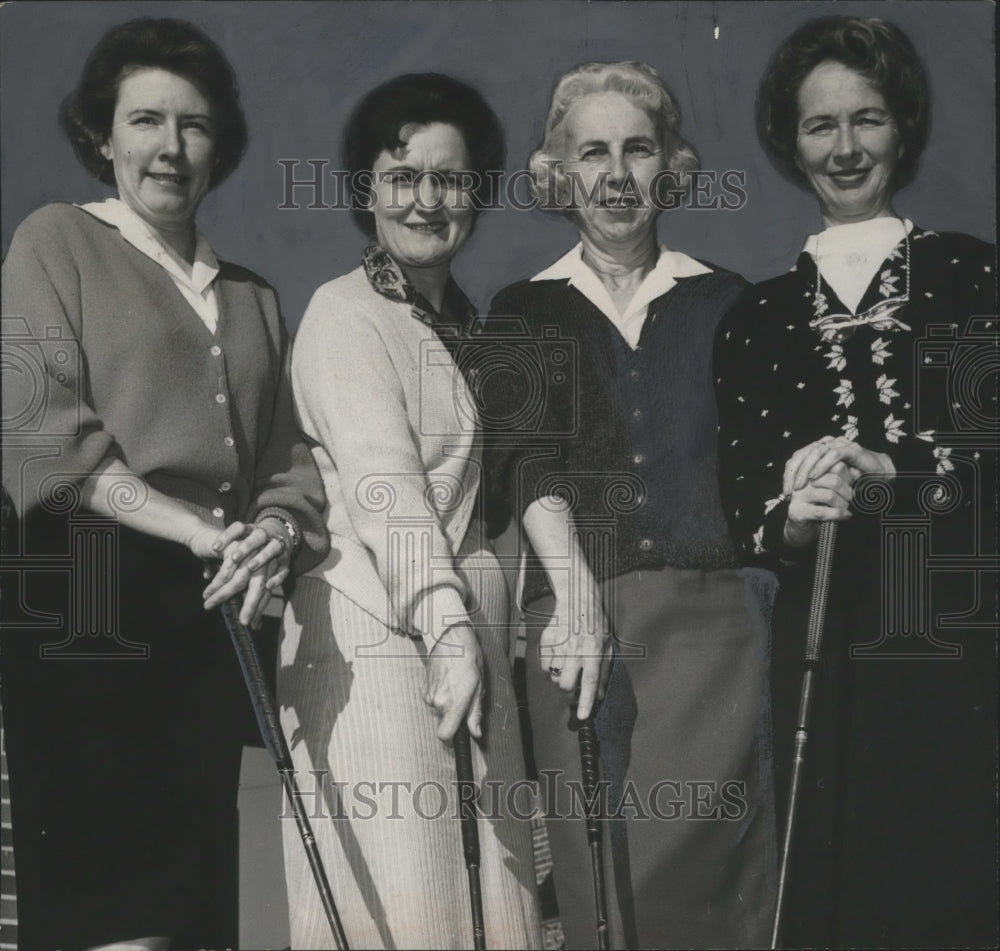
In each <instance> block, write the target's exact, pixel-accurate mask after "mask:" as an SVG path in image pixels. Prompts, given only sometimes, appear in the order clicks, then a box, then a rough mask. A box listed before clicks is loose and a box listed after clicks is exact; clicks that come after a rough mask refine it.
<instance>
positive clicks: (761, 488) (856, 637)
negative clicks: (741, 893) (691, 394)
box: [715, 17, 997, 947]
mask: <svg viewBox="0 0 1000 951" xmlns="http://www.w3.org/2000/svg"><path fill="white" fill-rule="evenodd" d="M758 109H759V124H760V129H761V136H762V139H763V141H764V144H765V146H766V147H767V148H768V150H769V152H770V153H771V155H772V157H773V158H774V159H775V161H776V162H777V164H779V165H780V166H781V167H782V168H783V170H785V171H787V172H788V173H789V174H790V175H791V176H792V177H794V178H795V179H797V180H798V181H799V182H800V183H801V184H804V185H808V187H809V188H810V189H811V190H812V191H813V192H814V193H815V195H816V197H817V199H818V200H819V203H820V209H821V212H822V215H823V222H824V226H825V230H823V231H822V232H820V233H819V234H817V235H813V236H812V237H810V238H809V239H808V241H807V242H806V244H805V248H804V250H803V252H802V254H801V255H800V257H799V259H798V261H797V262H796V264H795V265H794V266H793V267H792V269H791V270H790V271H789V272H788V273H787V274H784V275H781V276H780V277H777V278H774V279H772V280H770V281H765V282H764V283H762V284H758V285H756V286H755V287H753V288H751V290H750V291H749V292H748V293H747V295H746V296H745V298H744V299H743V301H742V302H741V303H740V304H739V305H738V306H737V307H736V308H735V309H734V311H732V312H731V313H730V314H729V316H728V317H727V318H726V319H725V320H724V321H723V322H722V324H721V325H720V327H719V330H718V334H717V337H716V356H715V368H716V385H717V391H718V400H719V414H720V433H719V465H720V473H721V475H720V480H721V489H722V496H723V503H724V506H725V508H726V512H727V517H728V518H729V521H730V525H731V528H732V531H733V535H734V537H735V538H736V540H737V543H738V544H739V545H740V547H741V550H742V552H743V555H744V557H745V559H746V560H747V561H748V562H749V563H756V564H764V565H768V566H771V567H775V568H776V569H777V570H778V571H779V575H780V577H781V579H782V592H781V594H780V595H779V601H778V604H777V606H776V616H775V625H774V651H773V663H772V690H773V695H774V696H773V699H774V727H775V732H774V736H775V758H776V770H777V773H778V776H777V779H778V790H779V795H781V794H783V793H784V791H785V790H786V789H787V782H788V774H789V767H790V760H791V752H792V744H793V738H794V728H795V716H796V713H797V702H798V693H799V682H800V675H801V670H802V658H803V650H804V636H805V628H806V616H807V611H808V598H809V592H810V586H811V579H812V565H813V551H814V548H815V541H816V536H817V534H818V528H819V525H820V524H821V523H822V522H824V521H837V522H840V523H841V530H840V532H839V534H838V539H837V551H836V554H835V559H834V566H833V574H832V587H831V593H830V606H829V617H828V622H827V642H826V644H825V645H824V656H823V658H822V662H821V666H820V675H819V688H818V691H817V693H816V695H815V698H814V702H813V722H812V725H811V729H810V733H809V747H808V753H807V759H806V772H805V776H804V778H803V787H802V792H801V796H802V798H801V800H800V807H799V809H800V811H799V814H798V819H797V822H796V828H797V831H796V842H795V847H794V851H793V854H792V862H793V865H792V868H791V872H790V884H789V892H788V895H787V900H786V913H785V924H784V927H783V932H782V934H783V938H784V940H785V942H786V944H788V945H789V946H799V947H808V946H815V945H823V946H833V947H856V946H882V947H886V946H897V947H898V946H909V947H915V946H928V947H944V946H953V945H954V944H955V943H958V944H984V945H986V944H995V943H996V936H997V932H996V927H997V926H996V915H995V911H996V904H995V884H996V876H995V870H996V846H995V834H994V833H995V823H994V819H993V809H994V804H995V790H996V780H995V772H994V767H995V751H996V725H995V714H996V700H995V691H994V689H993V687H994V670H995V667H994V664H995V661H994V657H995V648H994V644H993V643H992V642H991V635H990V633H988V632H987V631H986V630H978V631H977V630H974V628H975V627H976V626H977V625H976V623H975V622H976V618H975V616H974V609H975V607H976V605H977V604H978V603H979V602H980V600H982V599H983V594H982V592H985V591H988V585H989V581H988V579H987V580H986V581H979V580H978V579H977V577H976V576H975V574H974V573H973V572H969V571H966V572H964V573H963V572H961V571H959V572H947V571H944V572H942V571H936V572H934V573H932V572H931V570H930V568H929V566H928V562H927V561H926V559H927V557H928V555H929V554H930V553H933V554H934V555H935V556H938V555H942V554H946V555H949V556H959V557H960V556H961V555H963V554H965V555H968V554H976V553H981V552H983V551H988V550H990V546H991V544H993V540H992V539H990V538H984V537H982V534H983V530H982V526H981V525H979V521H980V520H981V517H980V515H979V511H980V509H979V506H983V508H984V509H985V510H986V512H987V524H990V522H989V514H988V513H989V509H990V506H991V504H992V497H991V490H990V489H989V486H990V485H991V484H992V481H991V480H993V479H995V470H993V469H992V468H991V466H992V465H993V457H992V456H991V454H990V453H989V452H983V451H981V449H982V443H984V442H988V439H986V438H984V437H987V436H988V432H987V433H984V432H983V431H984V428H985V427H986V425H987V423H986V422H984V420H988V418H989V417H990V414H991V411H990V409H989V405H988V400H989V393H988V392H987V390H986V387H985V386H984V379H985V378H984V377H983V376H982V375H981V373H980V375H979V376H977V372H976V370H975V369H973V368H975V367H976V366H978V367H979V368H980V369H981V370H982V369H985V370H986V374H987V377H988V375H989V372H990V371H989V367H988V366H987V365H986V364H984V363H983V362H982V359H981V357H982V356H984V355H986V354H987V352H988V348H989V346H990V345H991V339H992V341H993V342H994V344H995V335H996V324H995V323H994V320H993V319H991V318H990V317H989V316H988V315H991V314H994V313H995V311H996V281H995V272H994V264H995V249H994V248H993V247H992V246H990V245H987V244H985V243H983V242H981V241H979V240H976V239H975V238H972V237H969V236H967V235H962V234H937V233H935V232H933V231H929V230H924V229H922V228H919V227H916V226H915V225H913V224H912V222H910V221H907V220H903V219H901V218H900V217H898V216H897V215H896V214H895V212H894V211H893V208H892V199H893V195H894V193H895V191H896V190H898V189H899V188H901V187H902V186H903V185H905V184H907V182H908V181H909V180H910V179H911V178H912V176H913V174H914V172H915V170H916V165H917V160H918V158H919V155H920V153H921V151H922V149H923V146H924V143H925V141H926V136H927V131H928V126H929V96H928V92H927V84H926V80H925V78H924V73H923V69H922V67H921V63H920V61H919V58H918V57H917V55H916V53H915V51H914V49H913V47H912V46H911V44H910V42H909V40H908V39H907V38H906V36H905V35H904V34H902V33H901V31H900V30H898V29H897V28H895V27H893V26H892V25H890V24H887V23H885V22H883V21H880V20H859V19H854V18H848V17H830V18H824V19H821V20H814V21H811V22H809V23H807V24H806V25H805V26H803V27H802V28H801V29H799V30H798V31H797V32H796V33H795V34H793V35H792V36H791V37H790V38H789V39H788V40H787V41H786V42H785V44H784V45H783V46H782V47H781V49H780V50H779V51H778V53H777V54H776V56H775V58H774V60H773V61H772V64H771V66H770V69H769V71H768V73H767V74H766V76H765V78H764V81H763V83H762V86H761V92H760V96H759V99H758ZM977 361H978V362H977ZM963 366H968V367H969V368H970V372H966V373H963V370H962V367H963ZM993 372H995V370H994V371H993ZM992 413H993V415H994V417H995V405H994V406H993V410H992ZM977 431H978V432H979V434H980V435H979V437H978V439H977V436H976V432H977ZM862 477H866V478H863V479H862ZM859 480H861V481H859ZM984 495H985V496H986V497H985V498H982V496H984ZM977 545H978V548H977V547H976V546H977ZM993 547H994V548H995V545H993ZM948 564H951V565H953V566H957V565H958V561H957V560H956V559H953V560H952V561H950V562H948ZM980 585H981V586H982V589H980V587H979V586H980ZM985 600H986V601H988V600H989V598H988V597H987V598H985ZM963 615H964V617H963ZM949 621H950V626H949ZM988 623H989V619H988V618H985V623H980V624H979V625H978V626H979V627H980V628H982V627H984V626H986V625H987V624H988Z"/></svg>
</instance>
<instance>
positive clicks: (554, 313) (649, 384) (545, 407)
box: [480, 271, 744, 603]
mask: <svg viewBox="0 0 1000 951" xmlns="http://www.w3.org/2000/svg"><path fill="white" fill-rule="evenodd" d="M743 287H744V284H743V282H742V280H741V279H740V278H738V277H737V276H736V275H734V274H730V273H727V272H725V271H713V272H711V273H709V274H703V275H695V276H691V277H683V278H680V279H679V280H678V282H677V286H676V287H674V288H672V289H671V290H670V291H668V292H667V293H666V294H663V295H661V296H660V297H658V298H656V299H655V300H653V301H652V302H651V303H650V305H649V313H648V316H647V318H646V321H645V323H644V324H643V328H642V333H641V335H640V337H639V342H638V346H637V347H636V348H635V349H634V350H633V349H632V348H631V347H629V346H628V344H627V343H626V341H625V340H624V338H623V337H622V336H621V333H620V332H619V331H618V329H617V328H616V327H615V326H614V325H613V324H612V323H611V321H610V320H608V319H607V318H606V317H605V316H604V315H603V314H602V313H601V312H600V311H599V310H598V309H597V307H596V306H595V305H594V304H593V303H592V302H591V301H589V300H588V299H587V298H586V297H585V296H584V295H583V294H581V293H580V292H579V291H578V290H577V289H576V288H574V287H572V286H570V285H569V284H568V283H567V282H566V281H564V280H536V281H532V282H521V283H519V284H514V285H512V286H510V287H508V288H506V289H504V290H503V291H501V292H500V293H499V294H498V295H497V296H496V298H495V299H494V301H493V304H492V306H491V317H490V320H489V322H488V325H487V328H488V329H487V333H488V336H492V337H494V338H495V343H494V347H495V348H496V353H497V358H496V360H495V361H494V362H495V366H494V369H495V370H496V371H497V372H494V373H492V374H483V378H484V382H483V384H482V387H481V393H480V398H481V400H482V403H483V406H484V410H483V412H484V418H485V419H488V420H490V421H491V425H490V427H489V438H488V441H487V453H486V461H485V470H486V473H487V478H488V480H489V483H488V484H489V492H488V498H489V509H490V531H491V533H498V532H500V531H502V530H503V528H504V527H505V525H506V523H507V522H508V521H509V519H510V517H511V516H512V515H516V516H518V517H520V516H521V515H523V513H524V511H525V510H526V509H527V507H528V506H529V505H530V504H531V503H532V502H533V501H535V500H536V499H537V498H540V497H542V496H545V495H553V494H554V495H563V496H565V497H566V498H567V499H568V500H569V501H570V502H571V503H572V511H573V515H574V519H575V521H576V523H577V527H578V528H581V529H586V530H589V531H593V532H597V533H598V534H602V533H603V534H608V535H609V536H610V543H608V544H603V543H602V544H600V545H597V546H595V547H594V549H593V550H592V551H589V552H588V560H589V563H590V567H591V568H592V569H593V571H594V573H595V575H596V576H597V577H598V578H607V577H611V576H614V575H617V574H621V573H623V572H626V571H631V570H634V569H639V568H644V567H650V568H651V567H662V566H664V565H672V566H674V567H679V568H704V569H713V568H723V567H731V566H733V565H735V564H736V551H735V547H734V545H733V543H732V541H731V540H730V537H729V533H728V529H727V526H726V521H725V517H724V515H723V510H722V506H721V502H720V500H719V492H718V482H717V478H718V476H717V472H716V447H715V441H716V408H715V398H714V393H713V389H712V376H711V361H712V337H713V333H714V331H715V327H716V324H717V323H718V321H719V319H720V318H721V316H722V315H723V314H724V313H725V312H726V311H727V310H728V308H729V307H730V306H732V304H733V303H735V301H736V300H737V299H738V298H739V296H740V293H741V291H742V288H743ZM505 352H506V356H505V355H504V354H505ZM544 588H545V581H544V579H543V578H542V577H541V576H540V573H538V572H532V573H529V576H528V579H527V583H526V588H525V593H524V601H525V602H526V603H527V602H528V601H530V600H531V599H532V598H533V597H535V596H537V595H538V594H540V593H541V592H542V591H543V590H544Z"/></svg>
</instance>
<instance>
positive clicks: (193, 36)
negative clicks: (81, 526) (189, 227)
mask: <svg viewBox="0 0 1000 951" xmlns="http://www.w3.org/2000/svg"><path fill="white" fill-rule="evenodd" d="M136 69H162V70H165V71H167V72H170V73H175V74H176V75H178V76H183V77H184V78H185V79H187V80H189V81H190V82H192V83H194V85H196V86H197V87H198V89H199V90H200V91H201V92H202V94H203V95H205V96H206V97H207V99H208V101H209V103H210V104H211V106H212V118H213V120H214V122H215V128H216V143H215V144H216V165H215V168H214V169H213V170H212V176H211V179H210V181H209V185H210V187H213V188H214V187H215V186H216V185H218V184H219V182H221V181H222V180H223V179H224V178H226V176H227V175H229V174H230V172H232V171H233V169H235V168H236V166H237V165H239V162H240V158H241V157H242V155H243V152H244V150H245V149H246V144H247V125H246V119H245V117H244V115H243V109H242V107H241V106H240V94H239V87H238V86H237V83H236V74H235V73H234V72H233V68H232V66H230V64H229V60H228V59H226V57H225V55H224V54H223V52H222V50H220V49H219V47H218V46H216V45H215V43H213V42H212V40H210V39H209V38H208V37H207V36H206V35H205V34H204V33H202V32H201V30H199V29H198V28H197V27H196V26H194V25H193V24H191V23H188V22H187V21H185V20H173V19H153V18H151V17H144V18H142V19H138V20H129V21H128V22H127V23H121V24H119V25H118V26H115V27H112V28H111V29H110V30H108V32H107V33H105V34H104V36H102V37H101V39H100V40H99V41H98V43H97V45H96V46H95V47H94V48H93V49H92V50H91V51H90V55H89V56H88V57H87V61H86V62H85V63H84V66H83V71H82V73H81V74H80V81H79V82H78V83H77V86H76V89H74V90H73V92H72V93H70V94H69V95H68V96H67V97H66V99H65V100H63V103H62V107H61V108H60V110H59V122H60V125H61V126H62V128H63V131H64V132H65V133H66V135H67V136H68V137H69V140H70V143H71V144H72V146H73V150H74V151H75V152H76V157H77V158H78V159H79V160H80V163H81V164H82V165H83V167H84V168H85V169H86V170H87V171H88V172H90V174H91V175H93V176H94V178H96V179H98V180H99V181H102V182H104V183H105V184H106V185H114V184H115V173H114V168H113V166H112V163H111V161H110V160H109V159H106V158H104V156H103V155H101V152H100V148H101V146H102V145H104V143H105V142H107V140H108V137H109V136H110V135H111V126H112V123H113V121H114V114H115V105H116V103H117V101H118V85H119V83H120V82H121V81H122V79H123V78H124V77H125V76H127V75H128V74H129V73H131V72H133V71H134V70H136Z"/></svg>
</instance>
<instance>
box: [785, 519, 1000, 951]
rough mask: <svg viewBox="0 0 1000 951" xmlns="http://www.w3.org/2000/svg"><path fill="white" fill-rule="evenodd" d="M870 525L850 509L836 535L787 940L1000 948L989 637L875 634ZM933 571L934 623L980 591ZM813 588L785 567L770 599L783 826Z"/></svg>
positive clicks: (807, 570) (877, 608)
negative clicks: (925, 638)
mask: <svg viewBox="0 0 1000 951" xmlns="http://www.w3.org/2000/svg"><path fill="white" fill-rule="evenodd" d="M871 528H872V529H873V531H874V532H875V535H874V537H872V534H871V532H868V531H864V532H861V531H860V529H862V526H861V525H860V518H855V520H853V521H852V522H851V523H849V524H848V525H846V526H843V527H842V529H841V531H840V533H839V536H838V539H837V555H836V557H835V561H834V567H833V575H832V584H831V588H830V596H829V597H830V600H829V606H828V613H827V622H826V630H825V634H824V645H823V656H822V661H821V664H820V667H819V670H818V676H817V678H816V680H815V682H814V683H815V690H814V693H813V700H812V712H811V718H810V726H809V734H808V744H807V747H806V756H805V767H804V774H803V777H802V784H801V792H800V798H799V802H798V807H797V813H796V820H795V840H794V847H793V851H792V855H791V866H790V871H789V875H788V890H787V893H786V896H785V908H784V914H783V926H782V945H783V946H784V947H797V948H809V947H824V948H828V947H833V948H856V947H883V948H884V947H890V948H893V947H894V948H900V947H903V948H918V947H923V948H946V947H996V942H997V900H996V868H997V866H996V861H997V848H996V788H997V787H996V742H997V720H996V716H997V702H996V634H995V631H990V630H978V631H969V630H968V629H965V630H963V629H962V628H961V627H953V628H951V629H946V628H943V627H942V626H941V625H940V624H938V623H937V622H936V621H934V622H932V632H933V634H934V637H935V640H936V641H938V642H939V645H944V644H949V645H953V646H954V647H956V648H957V651H955V652H954V653H952V652H951V651H950V650H949V649H947V648H946V647H944V646H935V645H934V644H931V643H921V642H918V641H917V640H916V639H915V638H914V637H913V636H912V635H911V636H910V637H900V636H897V637H890V638H885V639H882V640H880V632H881V631H882V630H883V627H884V622H883V620H882V608H881V602H882V596H883V592H882V590H881V584H882V583H881V580H880V568H879V558H878V551H879V549H878V544H879V542H878V535H877V530H878V526H877V525H873V526H871ZM929 581H930V589H929V592H924V594H925V596H929V602H930V604H931V605H932V608H933V611H932V617H940V616H942V615H947V614H949V613H952V612H954V613H956V614H959V613H961V612H963V611H967V610H968V607H969V605H970V604H975V603H976V601H977V599H976V592H975V590H974V588H973V587H972V579H971V578H970V577H969V576H965V577H963V576H962V575H961V574H960V573H946V572H940V573H939V576H938V577H930V576H929ZM811 585H812V579H811V566H810V565H808V564H803V565H801V566H798V568H797V570H795V571H790V572H789V573H788V574H787V575H786V577H785V578H784V579H783V581H782V588H781V593H780V594H779V598H778V603H777V605H776V609H775V623H774V659H773V673H772V689H773V709H774V722H775V741H774V749H775V767H776V781H777V793H778V807H779V808H778V811H779V817H780V820H781V825H782V827H783V826H784V817H785V814H786V811H787V795H788V783H789V777H790V771H791V763H792V758H793V746H794V736H795V723H796V716H797V712H798V704H799V693H800V685H801V680H802V662H803V655H804V649H805V631H806V619H807V615H808V602H809V593H810V589H811ZM893 593H894V592H892V591H891V590H890V589H888V588H887V590H886V594H887V595H889V594H893ZM912 594H913V593H912V592H909V593H907V592H905V591H904V592H903V593H902V594H901V595H897V596H899V597H902V596H907V595H908V596H911V597H912ZM984 613H985V612H984ZM920 653H923V654H924V656H922V657H920V656H913V655H915V654H920Z"/></svg>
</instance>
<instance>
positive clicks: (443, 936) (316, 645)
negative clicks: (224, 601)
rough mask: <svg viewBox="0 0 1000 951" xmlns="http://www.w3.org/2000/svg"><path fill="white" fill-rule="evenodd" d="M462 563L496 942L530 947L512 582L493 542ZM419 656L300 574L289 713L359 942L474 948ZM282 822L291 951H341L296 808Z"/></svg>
mask: <svg viewBox="0 0 1000 951" xmlns="http://www.w3.org/2000/svg"><path fill="white" fill-rule="evenodd" d="M459 569H460V571H462V572H463V573H464V574H465V575H466V577H467V578H469V579H470V580H472V579H478V580H477V582H476V583H475V584H474V585H473V586H472V588H473V590H475V591H477V593H478V598H479V605H478V610H477V611H476V612H475V613H474V614H473V621H474V623H475V624H476V629H477V632H478V634H479V639H480V644H481V645H482V648H483V654H484V662H485V669H486V677H485V679H486V706H485V718H484V742H483V744H482V746H479V745H477V744H476V743H475V742H473V759H474V769H475V774H476V781H477V783H478V784H479V785H480V786H481V787H483V788H484V792H483V794H482V800H481V803H482V809H483V812H484V813H485V816H484V818H483V819H482V820H481V821H480V823H479V828H480V840H481V846H482V873H481V875H482V891H483V896H484V902H485V930H486V939H487V944H488V946H489V947H491V948H536V947H539V946H540V941H541V938H540V924H539V917H538V909H537V903H536V893H535V873H534V866H533V863H532V840H531V826H530V822H529V820H528V818H527V817H524V818H515V817H512V816H511V815H510V809H509V808H508V807H509V806H510V805H511V804H513V807H514V810H515V812H516V813H519V814H520V813H527V812H529V811H530V808H529V806H528V802H529V800H530V796H529V795H528V789H527V787H526V785H524V784H523V779H524V758H523V753H522V749H521V739H520V727H519V722H518V714H517V705H516V700H515V697H514V691H513V686H512V683H511V674H510V664H509V661H508V656H507V646H508V626H507V590H506V585H505V583H504V580H503V575H502V573H501V570H500V568H499V565H498V564H497V562H496V559H495V558H494V557H493V555H492V554H491V553H489V552H483V551H479V552H475V553H473V554H470V555H467V556H465V557H463V558H462V559H460V563H459ZM424 657H425V651H424V648H423V644H422V643H421V642H419V641H415V640H412V639H410V638H405V637H400V636H399V635H398V634H393V633H392V632H390V631H389V629H388V628H386V627H385V626H384V625H383V624H382V623H380V622H379V621H378V620H376V619H375V618H374V617H372V615H370V614H368V613H367V612H365V611H364V610H362V609H361V608H359V607H358V606H357V605H356V604H355V603H354V602H353V601H351V600H350V599H349V598H347V597H346V596H345V595H344V594H342V593H341V592H339V591H337V590H334V589H332V588H330V587H329V586H328V585H327V584H326V583H325V582H323V581H321V580H318V579H315V578H302V579H300V580H299V581H298V583H297V585H296V588H295V592H294V594H293V596H292V598H291V599H290V601H289V603H288V605H287V606H286V609H285V616H284V624H283V632H282V642H281V654H280V660H279V669H278V699H279V703H280V706H281V721H282V726H283V728H284V730H285V734H286V736H287V738H288V743H289V746H290V747H291V751H292V759H293V762H294V765H295V769H296V774H297V779H298V783H299V786H300V788H301V789H303V790H304V791H305V796H304V803H305V806H306V808H307V810H308V811H309V814H310V817H311V822H312V827H313V831H314V832H315V835H316V840H317V843H318V845H319V849H320V854H321V855H322V857H323V861H324V864H325V866H326V869H327V874H328V876H329V878H330V882H331V885H332V888H333V892H334V898H335V901H336V903H337V907H338V910H339V912H340V915H341V918H342V920H343V923H344V928H345V931H346V932H347V939H348V943H349V944H350V946H351V947H352V948H468V947H471V946H472V925H471V917H470V912H469V890H468V877H467V874H466V870H465V862H464V858H463V853H462V841H461V831H460V824H459V820H458V818H457V812H458V805H457V802H458V798H457V796H456V787H455V758H454V754H453V752H452V749H451V748H450V747H447V746H445V745H444V744H442V743H441V741H440V740H438V739H437V735H436V730H437V721H436V719H435V717H434V715H433V712H432V711H431V709H430V708H429V707H428V706H427V705H426V704H425V703H424V702H423V699H422V697H423V691H424V684H425V674H424ZM312 790H319V792H318V793H317V794H316V795H312V794H311V791H312ZM285 815H286V816H290V815H291V812H290V810H289V809H288V808H287V807H286V810H285ZM282 833H283V840H284V851H285V873H286V877H287V882H288V895H289V917H290V921H291V941H292V947H293V948H331V947H333V946H334V945H333V938H332V935H331V933H330V929H329V926H328V924H327V922H326V918H325V915H324V913H323V909H322V906H321V905H320V901H319V895H318V892H317V890H316V886H315V884H314V882H313V879H312V874H311V872H310V869H309V865H308V863H307V861H306V857H305V853H304V850H303V848H302V844H301V841H300V840H299V836H298V833H297V831H296V826H295V822H294V820H293V819H291V818H286V819H285V821H283V823H282Z"/></svg>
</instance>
